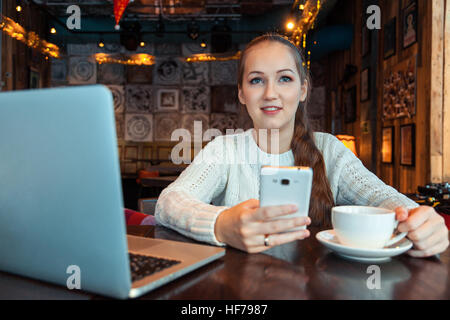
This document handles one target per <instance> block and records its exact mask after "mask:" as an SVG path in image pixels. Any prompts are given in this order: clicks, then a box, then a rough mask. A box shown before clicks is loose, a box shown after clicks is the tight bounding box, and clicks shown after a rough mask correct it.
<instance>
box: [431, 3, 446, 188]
mask: <svg viewBox="0 0 450 320" xmlns="http://www.w3.org/2000/svg"><path fill="white" fill-rule="evenodd" d="M445 1H446V0H432V9H431V11H432V24H431V25H432V27H431V28H432V30H431V97H430V98H431V104H430V170H431V172H430V175H431V182H435V183H437V182H442V181H443V180H442V179H443V176H442V165H443V145H442V136H443V130H442V129H443V128H442V124H443V122H442V113H443V102H444V97H443V86H444V79H443V75H444V12H445Z"/></svg>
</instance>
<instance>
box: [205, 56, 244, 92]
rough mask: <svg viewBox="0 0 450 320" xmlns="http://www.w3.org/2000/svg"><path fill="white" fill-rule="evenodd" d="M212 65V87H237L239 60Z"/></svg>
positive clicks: (213, 63)
mask: <svg viewBox="0 0 450 320" xmlns="http://www.w3.org/2000/svg"><path fill="white" fill-rule="evenodd" d="M210 63H211V68H210V69H211V71H210V74H211V85H213V86H214V85H237V67H238V65H237V60H229V61H212V62H210Z"/></svg>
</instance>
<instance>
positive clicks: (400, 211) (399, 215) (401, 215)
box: [395, 207, 408, 222]
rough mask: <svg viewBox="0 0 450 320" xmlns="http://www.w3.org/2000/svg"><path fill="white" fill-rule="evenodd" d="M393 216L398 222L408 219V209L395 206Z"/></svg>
mask: <svg viewBox="0 0 450 320" xmlns="http://www.w3.org/2000/svg"><path fill="white" fill-rule="evenodd" d="M395 217H396V219H397V220H398V221H400V222H402V221H405V220H406V219H408V210H406V208H404V207H398V208H395Z"/></svg>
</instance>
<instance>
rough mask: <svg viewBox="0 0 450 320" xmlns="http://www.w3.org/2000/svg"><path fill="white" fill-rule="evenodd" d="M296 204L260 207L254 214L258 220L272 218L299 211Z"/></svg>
mask: <svg viewBox="0 0 450 320" xmlns="http://www.w3.org/2000/svg"><path fill="white" fill-rule="evenodd" d="M297 210H298V209H297V206H296V205H284V206H271V207H262V208H259V209H258V210H257V212H256V214H255V215H254V218H255V219H256V220H271V219H273V218H276V217H281V216H285V215H287V214H292V213H295V212H297Z"/></svg>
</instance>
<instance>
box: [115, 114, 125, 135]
mask: <svg viewBox="0 0 450 320" xmlns="http://www.w3.org/2000/svg"><path fill="white" fill-rule="evenodd" d="M114 116H115V119H116V134H117V139H119V140H123V139H124V136H125V135H124V127H123V126H124V120H125V119H124V115H123V114H119V113H116V114H115V115H114Z"/></svg>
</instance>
